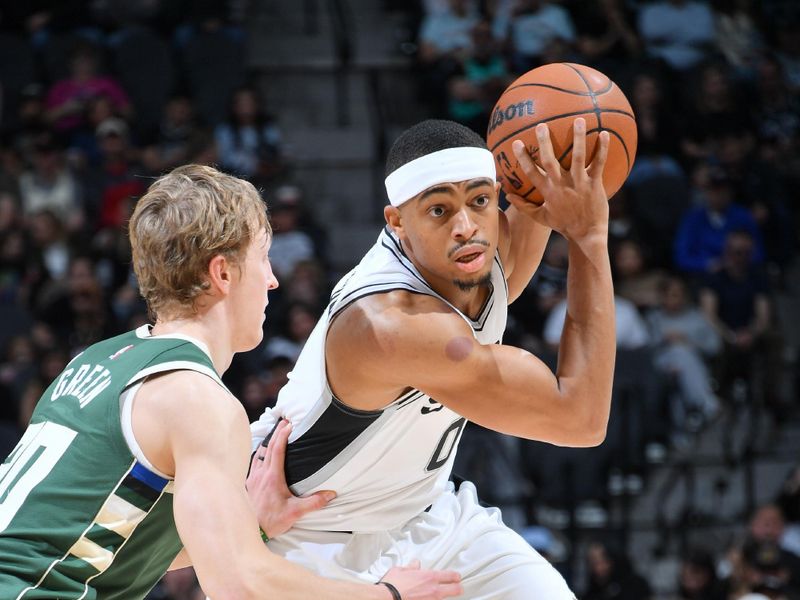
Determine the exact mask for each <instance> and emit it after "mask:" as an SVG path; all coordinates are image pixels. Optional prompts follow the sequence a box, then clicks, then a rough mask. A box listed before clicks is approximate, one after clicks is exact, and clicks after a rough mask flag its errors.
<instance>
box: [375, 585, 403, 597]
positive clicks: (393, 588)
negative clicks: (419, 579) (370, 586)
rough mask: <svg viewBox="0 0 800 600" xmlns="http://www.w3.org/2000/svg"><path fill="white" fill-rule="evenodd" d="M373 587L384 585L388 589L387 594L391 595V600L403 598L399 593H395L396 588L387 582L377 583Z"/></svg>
mask: <svg viewBox="0 0 800 600" xmlns="http://www.w3.org/2000/svg"><path fill="white" fill-rule="evenodd" d="M375 585H385V586H386V587H387V588H388V589H389V593H390V594H391V595H392V600H403V597H402V596H401V595H400V592H398V591H397V588H396V587H394V586H393V585H392V584H391V583H389V582H388V581H379V582H377V583H376V584H375Z"/></svg>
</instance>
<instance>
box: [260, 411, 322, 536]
mask: <svg viewBox="0 0 800 600" xmlns="http://www.w3.org/2000/svg"><path fill="white" fill-rule="evenodd" d="M291 432H292V426H291V424H289V422H288V421H286V420H283V419H281V421H280V422H279V423H278V426H277V427H276V428H275V431H274V432H273V433H272V437H271V438H270V440H269V444H268V445H267V446H266V447H265V446H264V445H263V444H262V445H261V446H259V447H258V450H256V452H255V454H254V455H253V460H252V461H251V463H250V474H249V475H248V476H247V495H248V496H249V498H250V504H252V505H253V510H255V513H256V516H257V517H258V524H259V525H260V526H261V529H262V530H263V531H264V533H266V534H267V535H268V536H269V537H271V538H273V537H277V536H279V535H280V534H282V533H285V532H286V531H288V530H289V528H291V526H292V525H294V523H295V522H296V521H297V520H298V519H299V518H300V517H302V516H303V515H305V514H307V513H310V512H312V511H315V510H319V509H320V508H322V507H323V506H325V505H326V504H328V502H330V501H331V500H333V499H334V498H335V497H336V493H335V492H331V491H322V492H317V493H315V494H312V495H310V496H307V497H304V498H298V497H297V496H295V495H294V494H292V492H291V491H290V490H289V487H288V486H287V485H286V475H285V473H284V471H283V463H284V460H285V459H286V445H287V444H288V442H289V434H290V433H291Z"/></svg>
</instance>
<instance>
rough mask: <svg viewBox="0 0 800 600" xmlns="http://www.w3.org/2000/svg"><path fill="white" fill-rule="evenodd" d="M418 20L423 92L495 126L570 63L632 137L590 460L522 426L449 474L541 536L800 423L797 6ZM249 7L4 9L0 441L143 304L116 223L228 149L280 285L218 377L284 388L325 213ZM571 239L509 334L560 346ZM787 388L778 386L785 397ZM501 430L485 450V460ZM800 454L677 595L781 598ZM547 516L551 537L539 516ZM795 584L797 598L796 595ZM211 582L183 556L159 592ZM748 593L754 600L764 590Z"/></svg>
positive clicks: (188, 592)
mask: <svg viewBox="0 0 800 600" xmlns="http://www.w3.org/2000/svg"><path fill="white" fill-rule="evenodd" d="M386 4H387V5H390V4H391V5H392V6H393V8H400V9H402V10H404V11H406V13H407V15H408V19H409V21H410V22H412V23H415V31H416V34H415V38H414V44H415V48H416V54H415V57H416V58H415V61H416V62H415V64H416V69H417V72H418V75H419V89H420V98H421V102H424V103H425V105H426V106H427V107H428V111H429V114H430V115H431V116H438V117H445V118H450V119H454V120H457V121H460V122H462V123H465V124H467V125H468V126H470V127H473V128H474V129H475V130H476V131H478V132H480V133H482V134H483V133H485V131H486V123H487V122H488V115H489V113H490V111H491V109H492V107H493V105H494V101H495V100H496V98H497V97H498V96H499V94H500V93H501V91H502V90H503V89H504V88H505V86H506V85H508V84H509V83H510V82H511V81H512V80H513V79H514V78H515V76H516V75H519V74H520V73H522V72H524V71H525V70H527V69H529V68H533V67H535V66H537V65H540V64H544V63H548V62H554V61H574V62H579V63H583V64H587V65H590V66H593V67H595V68H598V69H599V70H601V71H603V72H605V73H606V74H608V75H609V76H611V77H612V78H613V79H614V80H615V81H616V82H617V83H618V84H619V85H620V86H621V87H622V89H623V90H624V91H625V92H626V95H627V96H628V98H629V99H630V101H631V104H632V106H633V109H634V112H635V113H636V116H637V122H638V128H639V150H638V153H637V158H636V163H635V165H634V168H633V171H632V172H631V174H630V177H629V180H628V182H627V183H626V185H625V187H624V188H623V189H622V190H621V191H620V192H619V193H618V194H617V195H616V196H615V198H614V199H613V200H612V202H611V205H610V206H611V213H612V214H611V224H610V229H611V255H612V267H613V272H614V277H615V284H616V285H615V287H616V293H617V303H616V311H617V314H616V317H617V339H618V349H619V350H618V356H619V360H618V367H617V372H616V382H615V392H614V393H615V401H614V407H613V414H612V419H611V425H610V429H609V434H608V439H607V441H606V442H605V444H604V445H603V446H602V447H601V448H599V449H595V450H592V451H583V450H575V451H570V450H559V449H555V448H552V447H550V446H547V445H544V444H535V443H524V444H519V443H515V442H513V441H510V440H508V439H507V438H502V437H499V436H496V435H493V434H490V433H489V432H486V431H484V430H482V429H480V428H478V427H475V426H471V428H469V429H468V430H467V431H466V433H465V435H464V440H463V441H462V448H461V451H460V453H459V457H458V464H457V471H459V472H461V473H463V474H465V475H466V476H468V477H469V478H470V479H474V480H476V481H477V483H478V487H479V490H480V491H481V494H482V495H483V496H484V499H485V500H487V501H489V502H492V503H497V504H499V505H501V506H502V507H503V509H504V515H505V517H506V519H507V520H508V521H509V523H510V524H511V525H512V526H514V527H516V528H518V529H519V530H520V531H525V532H527V533H526V535H528V536H529V537H530V540H531V543H533V544H534V545H537V547H539V548H541V549H542V551H543V552H545V553H547V552H550V554H551V558H553V559H554V560H556V561H558V558H559V557H558V556H557V554H558V552H557V551H556V550H554V548H556V547H557V546H558V544H554V542H553V536H552V533H547V532H552V531H556V532H557V531H558V530H559V529H561V528H564V527H565V526H566V525H567V523H568V522H570V521H571V520H572V519H574V520H575V521H576V522H577V524H578V526H580V527H586V528H592V527H599V528H602V527H604V526H605V525H606V524H607V523H608V505H609V500H610V499H611V498H613V497H614V496H615V495H617V496H618V495H619V494H637V493H639V492H640V491H641V490H642V488H643V486H644V485H646V480H647V474H648V468H649V465H650V464H653V463H658V462H663V461H664V460H665V459H666V458H667V457H668V456H669V455H670V453H671V452H675V451H681V450H686V449H687V448H689V447H691V444H692V443H693V440H695V439H696V436H697V435H698V433H699V432H702V431H703V430H704V429H705V428H707V427H708V426H709V425H710V424H711V423H713V422H714V421H715V419H718V418H719V415H720V414H721V413H722V412H724V411H725V410H730V408H731V407H735V406H742V405H748V404H750V405H752V404H758V405H759V406H761V407H764V408H765V410H766V411H768V412H769V414H770V415H772V416H773V418H774V419H775V421H776V422H779V421H780V420H781V419H783V418H785V417H789V416H793V415H795V414H796V406H795V399H794V397H793V396H792V394H791V393H790V391H791V390H793V389H795V385H796V383H797V382H796V381H795V379H796V377H797V373H796V372H795V371H794V370H792V369H787V368H785V367H786V365H785V364H784V357H785V356H786V354H787V353H786V352H785V350H786V340H784V339H783V337H782V335H781V323H780V322H779V319H778V316H777V314H776V310H775V297H776V295H777V294H780V293H784V292H786V291H787V290H790V289H791V285H792V281H791V273H792V266H793V261H794V259H795V254H796V242H797V231H798V223H799V220H798V219H799V218H800V212H799V211H798V208H797V205H798V199H799V198H798V192H797V190H798V189H799V187H798V183H800V182H799V181H798V178H800V168H798V167H799V166H800V8H799V7H798V6H796V3H794V2H792V1H790V0H762V1H760V2H758V3H756V2H754V1H748V0H727V1H723V0H719V1H713V2H712V1H709V2H690V1H683V0H653V1H640V2H636V1H633V0H597V1H596V2H595V1H592V2H584V1H581V0H562V1H558V2H555V1H552V2H551V1H545V0H494V1H492V0H483V1H479V0H425V1H423V2H393V3H392V2H387V3H386ZM245 9H246V2H245V0H227V1H213V0H204V1H193V2H188V0H138V1H125V2H118V1H114V0H101V1H96V0H95V1H89V0H68V1H63V0H62V1H59V2H56V1H47V0H35V1H31V2H11V1H7V0H3V1H2V2H0V455H1V456H5V455H6V454H7V453H8V452H9V451H10V450H11V449H12V448H13V446H14V445H15V443H16V441H17V440H18V439H19V436H20V434H21V431H22V430H23V429H24V427H25V425H26V423H27V421H28V418H29V416H30V413H31V411H32V409H33V406H34V404H35V402H36V401H37V400H38V398H39V396H40V394H41V393H42V391H43V390H44V389H45V387H46V386H47V385H48V384H49V383H50V381H51V380H52V379H53V378H54V377H55V376H56V375H57V374H58V372H59V371H60V370H61V369H62V368H63V367H64V365H65V364H66V362H67V361H68V360H69V359H70V358H71V357H73V356H75V355H76V354H77V353H79V352H80V351H81V350H82V349H83V348H85V347H86V346H88V345H89V344H92V343H94V342H96V341H99V340H100V339H103V338H105V337H109V336H111V335H114V334H117V333H121V332H123V331H127V330H129V329H132V328H134V327H136V326H138V325H140V324H143V323H146V322H148V315H147V309H146V307H145V306H144V304H143V302H142V300H141V299H140V298H139V294H138V291H137V287H136V281H135V278H134V277H133V274H132V271H131V268H130V256H129V248H128V242H127V236H126V223H127V218H128V216H129V215H130V212H131V209H132V207H133V206H134V205H135V202H136V200H137V198H138V197H139V196H140V195H141V194H142V193H143V192H144V190H146V188H147V186H148V185H149V183H150V182H151V181H152V180H153V179H154V178H155V177H157V176H158V175H159V174H160V173H163V172H164V171H166V170H169V169H171V168H173V167H175V166H177V165H179V164H183V163H187V162H197V163H204V164H214V165H216V166H218V167H219V168H221V169H224V170H226V171H228V172H230V173H233V174H236V175H239V176H242V177H245V178H248V179H249V180H250V181H252V182H253V183H254V184H255V185H256V186H257V187H258V188H260V189H262V190H263V191H264V195H265V198H266V199H267V201H268V203H269V208H270V214H271V219H272V223H273V227H274V229H275V236H274V240H273V244H272V250H271V257H272V261H273V267H274V269H275V272H276V274H277V276H278V278H279V280H280V284H281V285H280V288H278V289H277V290H275V292H273V293H272V294H271V296H270V307H269V309H268V318H267V320H266V323H265V338H264V342H263V343H262V344H261V346H260V347H259V348H257V349H256V350H255V351H253V352H251V353H248V354H246V355H243V356H239V357H237V358H236V359H235V360H234V363H233V364H232V366H231V369H230V370H229V371H228V373H227V374H226V375H225V381H226V383H227V384H228V385H229V386H230V387H231V389H232V391H234V393H236V394H237V395H238V397H239V398H240V399H241V401H242V403H243V405H244V406H245V409H246V410H247V412H248V414H249V415H250V416H251V418H256V417H257V416H258V415H260V414H261V412H262V411H263V409H264V407H265V406H269V405H271V404H272V403H274V401H275V399H276V396H277V393H278V391H279V389H280V388H281V386H282V385H283V384H284V383H285V382H286V378H287V374H288V373H289V371H290V370H291V368H292V366H293V364H294V361H295V360H296V358H297V356H298V354H299V352H300V349H301V348H302V345H303V343H304V341H305V340H306V339H307V337H308V336H309V334H310V332H311V330H312V329H313V327H314V325H315V322H316V319H317V317H318V315H319V314H320V312H321V310H323V309H324V307H325V305H326V304H327V299H328V294H329V292H330V286H331V283H332V278H333V274H332V273H331V270H330V266H329V265H328V264H327V263H326V261H325V255H326V231H325V229H324V228H323V227H321V226H320V225H319V224H318V223H316V222H315V221H314V218H313V214H311V211H309V210H308V208H307V202H306V199H305V198H304V193H303V188H302V186H301V185H298V183H297V182H296V181H294V180H293V178H292V169H291V164H287V161H286V160H285V159H284V157H283V153H282V142H281V131H280V128H279V126H278V119H277V118H276V117H275V116H273V115H270V114H269V113H268V112H266V107H265V105H264V102H263V100H262V98H261V96H260V93H259V88H258V87H257V86H256V85H253V84H252V82H251V81H250V80H249V79H248V76H249V75H250V74H249V73H248V72H247V70H246V68H245V60H244V57H245V53H246V48H247V35H246V30H245V27H244V25H243V22H244V13H245ZM567 256H568V255H567V248H566V242H565V240H564V239H563V238H561V237H559V236H557V235H554V236H553V237H552V239H551V241H550V243H549V245H548V247H547V250H546V253H545V256H544V260H543V263H542V266H541V268H540V269H539V271H538V272H537V274H536V276H535V277H534V279H533V281H532V282H531V284H530V285H529V287H528V289H527V290H526V292H525V293H524V295H523V296H522V298H520V299H519V300H518V301H517V302H516V303H515V304H514V305H512V307H511V315H510V317H511V318H510V323H509V330H508V333H507V337H506V340H507V341H508V342H509V343H514V344H517V345H520V346H522V347H525V348H528V349H530V350H532V351H534V352H535V353H536V354H537V355H538V356H540V357H542V358H543V359H544V360H545V361H546V362H548V363H549V364H551V365H555V361H556V348H557V344H558V340H559V337H560V331H561V327H562V325H563V320H564V315H565V311H566V305H565V293H566V273H567V266H568V264H567ZM787 390H788V391H787ZM487 448H488V449H491V450H493V451H487ZM798 490H800V471H796V472H794V473H792V474H791V475H790V476H789V477H788V478H787V482H786V486H785V488H784V490H783V491H782V492H781V494H780V495H779V496H778V497H776V498H775V503H774V504H770V505H767V506H763V507H760V508H759V509H758V510H757V511H756V512H755V513H754V514H753V515H752V517H751V520H750V522H749V524H748V525H747V527H746V531H743V535H742V539H741V540H740V539H738V538H737V539H736V540H735V542H733V543H732V544H731V546H730V548H728V549H726V551H725V552H723V551H722V550H723V549H720V548H690V549H689V550H688V551H687V553H686V554H685V556H684V559H683V563H682V568H681V574H680V582H679V587H680V590H681V598H683V599H685V600H693V599H698V600H699V599H708V600H716V599H719V600H734V599H737V598H741V597H746V596H745V594H746V593H750V592H752V593H761V594H763V595H764V596H765V597H767V598H773V599H777V598H792V597H793V596H792V593H796V588H797V584H798V582H800V571H798V563H800V558H798V555H800V492H799V491H798ZM537 524H547V525H548V526H549V527H550V529H547V530H540V529H536V528H535V527H533V528H532V527H531V526H532V525H533V526H535V525H537ZM586 560H587V563H586V564H587V572H588V573H589V577H588V588H587V589H586V591H585V594H583V595H582V596H581V597H583V598H586V599H589V600H594V599H600V598H620V599H624V598H631V599H633V598H636V599H637V600H642V599H646V598H647V597H649V594H650V592H649V586H648V582H647V580H646V578H644V577H642V576H641V575H639V574H637V573H636V572H635V569H634V568H633V567H632V566H631V562H630V561H629V560H628V559H627V558H626V556H625V552H624V549H622V548H619V547H617V546H616V545H615V544H614V543H611V542H609V541H608V540H605V539H600V538H598V540H597V542H596V543H593V544H591V545H590V549H589V552H588V555H587V557H586ZM792 589H794V590H795V591H794V592H792ZM193 594H194V595H196V596H197V597H202V596H201V595H199V594H200V593H199V592H198V591H197V587H196V581H195V580H194V576H193V575H192V574H191V572H189V571H184V572H181V573H177V574H174V575H171V576H170V577H168V578H167V579H165V581H164V583H163V584H162V585H161V586H160V587H159V588H158V589H157V590H156V591H155V592H154V593H153V598H173V599H179V598H180V599H184V598H190V597H192V595H193ZM750 597H751V598H756V597H757V596H750Z"/></svg>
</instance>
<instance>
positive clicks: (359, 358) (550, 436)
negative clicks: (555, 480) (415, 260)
mask: <svg viewBox="0 0 800 600" xmlns="http://www.w3.org/2000/svg"><path fill="white" fill-rule="evenodd" d="M584 130H585V124H584V123H583V122H582V120H581V125H580V126H579V125H578V124H577V123H576V138H575V150H574V153H575V156H574V158H573V167H572V172H571V173H565V172H562V171H561V170H560V167H559V166H558V163H557V162H556V161H555V157H554V156H553V152H552V147H551V146H550V144H549V136H548V132H547V129H546V128H544V130H543V131H542V135H541V137H540V147H541V152H542V156H543V157H544V160H545V168H546V169H547V175H544V174H542V173H540V172H539V171H536V173H535V174H533V175H530V174H529V175H530V176H531V177H532V179H533V178H536V180H535V183H536V185H537V187H539V188H540V189H542V190H543V192H544V196H545V202H544V204H543V205H542V206H541V207H537V206H533V205H530V206H528V205H526V203H525V201H524V200H522V199H521V198H518V197H517V198H513V197H512V202H514V204H515V206H517V207H518V209H519V210H520V211H524V212H526V213H527V214H528V215H529V216H531V217H532V218H533V219H535V220H536V221H537V222H539V223H543V225H544V226H545V227H548V228H553V229H557V230H560V231H561V232H562V233H563V234H564V236H565V237H566V238H567V239H568V240H569V243H570V250H569V252H570V266H569V275H568V291H567V297H568V306H567V318H566V322H565V325H564V332H563V334H562V338H561V347H560V352H559V365H558V369H557V373H556V374H553V373H552V372H551V371H550V369H548V368H547V367H546V366H545V365H544V364H543V363H542V362H541V361H540V360H539V359H537V358H536V357H534V356H533V355H532V354H530V353H528V352H525V351H524V350H521V349H518V348H512V347H510V346H501V345H481V344H479V343H478V342H477V341H476V340H475V339H474V337H473V334H472V330H471V329H470V328H469V326H468V325H467V324H466V323H465V322H464V321H463V320H462V319H461V318H460V317H459V316H458V315H456V314H455V313H454V312H453V311H452V310H450V309H449V308H448V307H446V306H445V305H444V304H443V303H442V302H441V301H439V300H438V299H436V298H432V297H424V296H413V295H411V294H407V293H404V292H397V293H393V294H388V295H384V296H376V297H370V298H366V299H363V300H361V301H359V302H358V303H356V304H355V305H354V306H352V307H350V308H348V309H347V310H346V311H345V312H344V313H343V314H342V315H341V316H340V317H339V318H338V319H337V320H336V321H334V323H333V325H332V327H331V330H330V332H329V335H328V342H327V344H328V346H327V348H328V351H327V353H326V355H327V357H328V360H329V362H328V368H329V376H330V377H331V381H332V382H333V383H334V384H338V385H348V389H346V390H342V391H341V395H340V397H343V398H347V400H348V404H352V405H353V406H355V407H356V408H373V409H374V408H379V407H380V405H381V404H380V403H384V404H385V403H386V402H387V401H390V400H391V399H393V397H396V395H397V394H398V393H399V392H402V391H403V389H405V387H407V386H409V385H411V386H413V387H416V388H418V389H420V390H422V391H424V392H425V393H427V394H429V395H430V396H431V397H432V398H434V399H436V400H438V401H439V402H441V403H442V404H445V405H446V406H448V407H450V408H452V409H453V410H455V411H456V412H458V413H460V414H462V415H463V416H465V417H467V418H469V419H470V420H473V421H475V422H476V423H479V424H481V425H483V426H485V427H489V428H491V429H494V430H497V431H501V432H504V433H509V434H513V435H517V436H521V437H526V438H530V439H538V440H543V441H548V442H552V443H555V444H560V445H568V446H590V445H596V444H598V443H600V442H601V441H602V440H603V438H604V437H605V429H606V425H607V422H608V414H609V409H610V403H611V383H612V379H613V370H614V359H615V348H616V342H615V331H614V299H613V289H612V284H611V270H610V265H609V259H608V250H607V242H606V238H607V227H608V202H607V198H606V194H605V191H604V190H603V187H602V179H601V177H602V168H603V164H604V161H605V156H606V153H607V148H608V135H607V134H605V135H601V150H600V152H599V154H598V159H597V160H596V161H595V163H593V165H592V166H591V167H589V169H585V168H584V166H583V162H582V161H583V156H584V154H582V151H583V150H584V149H585V144H584V142H585V138H584ZM545 137H547V139H546V140H545V139H544V138H545ZM521 162H522V164H523V167H524V168H526V171H527V169H530V168H531V167H532V161H531V160H530V157H527V156H523V157H521ZM533 168H535V167H533ZM557 169H558V170H557ZM353 348H359V351H358V352H353V351H352V349H353ZM332 357H336V361H333V360H331V358H332ZM398 365H401V367H402V368H398ZM336 391H337V392H338V391H339V390H338V389H337V390H336ZM376 398H377V400H376ZM370 403H372V404H370Z"/></svg>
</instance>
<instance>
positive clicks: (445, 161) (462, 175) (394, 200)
mask: <svg viewBox="0 0 800 600" xmlns="http://www.w3.org/2000/svg"><path fill="white" fill-rule="evenodd" d="M479 177H485V178H487V179H491V180H492V181H493V182H494V181H496V180H497V170H496V169H495V166H494V156H492V153H491V152H489V151H488V150H485V149H483V148H447V149H446V150H439V151H438V152H432V153H431V154H426V155H425V156H421V157H419V158H415V159H414V160H412V161H411V162H408V163H406V164H404V165H403V166H402V167H400V168H399V169H397V170H395V171H392V173H390V174H389V176H388V177H387V178H386V193H387V194H388V196H389V202H391V204H392V206H400V205H401V204H403V203H404V202H407V201H408V200H411V198H413V197H414V196H416V195H417V194H419V193H420V192H422V191H424V190H426V189H428V188H429V187H431V186H434V185H438V184H440V183H455V182H457V181H466V180H468V179H477V178H479Z"/></svg>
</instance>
